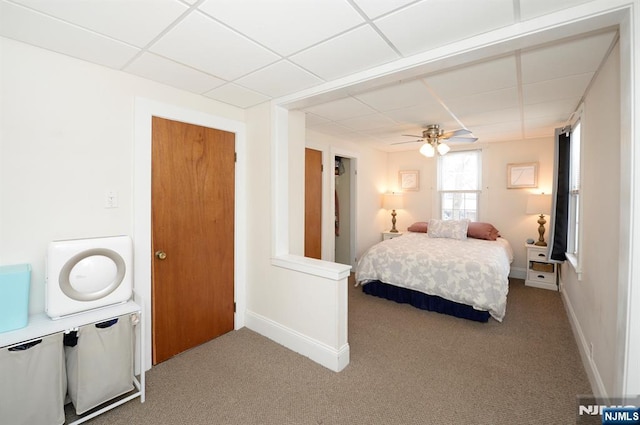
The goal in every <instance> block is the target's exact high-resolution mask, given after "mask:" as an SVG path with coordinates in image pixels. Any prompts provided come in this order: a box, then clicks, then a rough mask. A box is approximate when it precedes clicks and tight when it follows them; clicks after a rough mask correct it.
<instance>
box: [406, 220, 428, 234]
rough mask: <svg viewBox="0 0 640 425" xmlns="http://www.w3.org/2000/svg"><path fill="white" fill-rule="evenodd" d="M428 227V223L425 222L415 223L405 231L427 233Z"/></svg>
mask: <svg viewBox="0 0 640 425" xmlns="http://www.w3.org/2000/svg"><path fill="white" fill-rule="evenodd" d="M428 225H429V223H427V222H426V221H418V222H416V223H413V224H412V225H411V226H409V227H408V228H407V230H408V231H410V232H417V233H427V226H428Z"/></svg>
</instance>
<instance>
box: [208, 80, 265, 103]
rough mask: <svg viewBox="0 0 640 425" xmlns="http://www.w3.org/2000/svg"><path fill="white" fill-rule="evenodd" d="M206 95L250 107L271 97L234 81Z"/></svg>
mask: <svg viewBox="0 0 640 425" xmlns="http://www.w3.org/2000/svg"><path fill="white" fill-rule="evenodd" d="M204 95H205V96H207V97H209V98H211V99H215V100H218V101H220V102H224V103H228V104H229V105H234V106H237V107H239V108H250V107H251V106H255V105H259V104H260V103H263V102H266V101H268V100H269V99H270V98H269V97H268V96H265V95H263V94H260V93H256V92H254V91H252V90H249V89H247V88H245V87H241V86H238V85H236V84H233V83H229V84H225V85H224V86H221V87H218V88H215V89H213V90H211V91H209V92H207V93H205V94H204Z"/></svg>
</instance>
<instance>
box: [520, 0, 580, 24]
mask: <svg viewBox="0 0 640 425" xmlns="http://www.w3.org/2000/svg"><path fill="white" fill-rule="evenodd" d="M519 1H520V19H521V20H522V21H526V20H528V19H532V18H536V17H538V16H542V15H547V14H549V13H553V12H557V11H558V10H562V9H567V8H569V7H573V6H577V5H579V4H582V3H588V2H589V1H591V0H562V1H558V0H519Z"/></svg>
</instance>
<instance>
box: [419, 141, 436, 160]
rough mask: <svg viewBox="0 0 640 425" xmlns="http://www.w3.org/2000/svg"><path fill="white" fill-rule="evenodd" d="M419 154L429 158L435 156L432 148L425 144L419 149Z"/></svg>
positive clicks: (429, 144)
mask: <svg viewBox="0 0 640 425" xmlns="http://www.w3.org/2000/svg"><path fill="white" fill-rule="evenodd" d="M420 153H421V154H422V155H424V156H426V157H429V158H431V157H432V156H434V155H435V154H436V150H435V149H434V148H433V146H432V145H431V143H429V142H427V143H425V144H424V145H422V146H421V147H420Z"/></svg>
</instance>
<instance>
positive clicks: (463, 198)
mask: <svg viewBox="0 0 640 425" xmlns="http://www.w3.org/2000/svg"><path fill="white" fill-rule="evenodd" d="M481 169H482V167H481V151H480V150H472V151H460V152H449V153H448V154H446V155H443V156H440V157H438V191H439V192H440V217H441V218H442V219H444V220H458V219H464V218H468V219H470V220H472V221H477V220H478V204H479V198H480V189H481V187H482V183H481V181H480V180H481Z"/></svg>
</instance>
